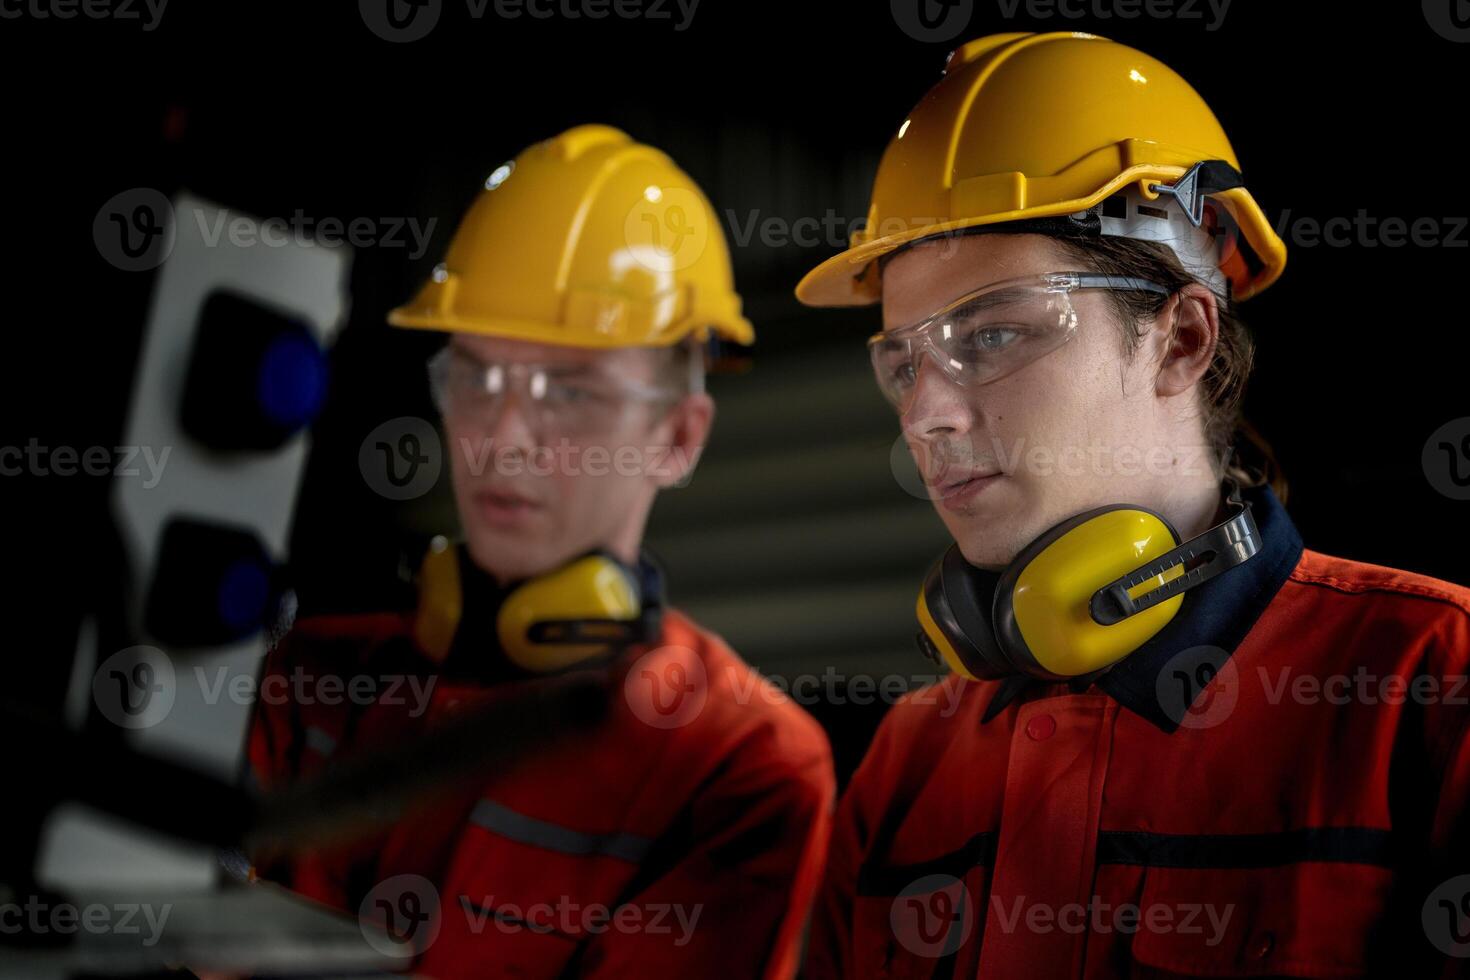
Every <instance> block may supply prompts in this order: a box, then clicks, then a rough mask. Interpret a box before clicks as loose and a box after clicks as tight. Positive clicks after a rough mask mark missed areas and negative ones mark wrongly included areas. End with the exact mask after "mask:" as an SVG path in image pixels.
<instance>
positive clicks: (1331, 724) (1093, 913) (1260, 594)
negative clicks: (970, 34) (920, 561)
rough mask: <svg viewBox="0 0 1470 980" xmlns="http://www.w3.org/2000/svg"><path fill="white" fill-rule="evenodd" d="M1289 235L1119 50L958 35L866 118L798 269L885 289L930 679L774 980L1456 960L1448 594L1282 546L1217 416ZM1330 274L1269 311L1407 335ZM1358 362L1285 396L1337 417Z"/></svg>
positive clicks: (1347, 413) (1458, 616)
mask: <svg viewBox="0 0 1470 980" xmlns="http://www.w3.org/2000/svg"><path fill="white" fill-rule="evenodd" d="M1281 159H1283V160H1284V159H1286V157H1282V158H1281ZM1300 162H1301V164H1302V167H1301V168H1299V169H1298V170H1296V171H1294V172H1293V179H1307V178H1308V177H1309V175H1310V168H1309V167H1308V166H1306V161H1305V160H1303V161H1300ZM1285 259H1286V250H1285V246H1284V245H1283V243H1282V242H1281V240H1280V239H1279V238H1278V236H1277V235H1276V233H1275V232H1274V231H1273V230H1272V227H1271V225H1270V223H1269V222H1268V220H1267V218H1266V215H1265V214H1264V213H1263V212H1262V209H1261V208H1260V206H1259V205H1258V204H1257V203H1256V201H1255V200H1254V199H1253V197H1252V196H1251V194H1250V193H1249V192H1248V191H1247V189H1246V185H1245V183H1244V177H1243V176H1242V172H1241V169H1240V163H1239V161H1238V160H1237V157H1236V154H1235V152H1234V150H1233V149H1232V148H1231V145H1230V143H1229V142H1228V141H1227V139H1226V136H1225V133H1224V131H1223V130H1222V128H1221V126H1220V124H1219V123H1218V122H1217V120H1216V119H1215V117H1214V115H1213V114H1212V112H1211V110H1210V109H1209V107H1208V106H1207V105H1206V104H1205V102H1204V101H1203V100H1202V99H1201V98H1200V96H1199V95H1197V94H1196V93H1195V92H1194V91H1193V89H1191V88H1190V86H1189V85H1188V84H1187V83H1186V82H1185V81H1184V79H1182V78H1181V77H1180V76H1179V75H1177V74H1176V73H1175V72H1173V71H1172V70H1170V68H1169V67H1168V66H1166V65H1164V64H1162V63H1161V62H1159V61H1157V60H1156V59H1154V58H1152V57H1149V56H1148V55H1146V54H1143V53H1141V52H1139V51H1136V50H1133V49H1131V48H1128V47H1125V46H1123V45H1121V44H1116V43H1114V42H1112V41H1109V40H1107V39H1104V38H1101V37H1096V36H1093V35H1088V34H1080V33H1072V32H1065V33H1062V32H1059V33H1047V34H999V35H993V36H990V37H983V38H980V39H978V40H975V41H972V42H970V43H968V44H966V45H964V46H963V47H961V48H960V49H958V50H957V51H956V52H954V53H953V54H952V55H951V56H950V59H949V61H948V64H947V67H946V70H945V73H944V77H943V79H942V80H941V81H940V82H939V83H938V84H937V85H936V86H934V88H932V89H931V90H930V91H929V92H928V94H927V95H925V96H924V98H923V99H922V100H921V101H920V102H919V104H918V105H917V106H915V108H914V109H913V111H912V112H911V113H910V114H909V116H908V117H907V118H906V119H904V120H902V121H901V124H900V125H899V126H898V128H897V133H896V135H895V136H894V137H893V139H892V142H891V143H890V144H889V146H888V149H887V151H886V154H885V155H884V157H883V159H882V162H881V164H880V166H879V169H878V173H877V177H876V180H875V182H874V185H873V193H872V202H871V205H870V208H869V211H868V220H867V223H866V226H865V228H864V229H863V230H862V231H860V232H858V233H857V234H855V235H854V236H853V240H852V242H851V247H850V248H849V249H848V250H847V251H845V252H842V253H840V254H838V255H837V256H834V257H833V258H831V259H829V260H827V261H825V262H823V263H822V264H821V265H819V266H818V267H817V268H816V269H814V270H813V271H812V272H811V273H809V274H808V275H807V276H806V277H805V278H804V279H803V280H802V282H801V283H800V285H799V286H798V287H797V295H798V297H799V298H800V299H801V300H803V301H804V302H806V303H808V304H811V305H815V306H862V305H867V304H873V303H881V304H882V332H881V333H879V334H878V335H876V336H874V337H872V339H871V340H869V341H868V346H869V350H870V352H871V356H872V366H873V370H874V372H875V375H876V379H877V383H878V387H879V389H880V390H881V391H882V393H883V394H884V395H885V396H886V397H887V398H888V400H889V401H890V402H891V403H892V405H893V407H894V409H895V410H896V412H897V413H898V416H899V420H900V425H901V427H902V431H903V435H904V437H905V439H906V440H907V443H908V445H909V447H910V449H911V450H912V452H913V454H914V456H915V459H916V461H917V462H918V464H919V466H920V468H921V471H922V472H923V474H924V476H925V480H926V484H927V486H928V488H929V491H930V495H931V496H932V498H933V501H934V505H935V507H936V510H937V511H938V514H939V516H940V518H941V519H942V520H943V521H944V523H945V525H946V526H947V527H948V529H949V531H950V532H951V534H952V535H953V537H954V545H953V546H952V547H951V548H950V549H949V550H948V551H947V552H946V553H945V554H944V555H943V556H941V557H940V558H939V559H938V560H937V561H936V563H935V564H934V566H933V568H932V569H931V571H930V572H929V574H928V577H927V580H926V581H925V582H924V583H923V585H922V588H921V589H920V590H919V596H918V599H917V603H916V612H917V622H916V624H915V627H916V631H917V633H918V638H919V641H920V645H921V648H922V649H923V650H924V651H925V652H927V653H928V654H929V655H930V656H931V657H933V658H934V659H936V660H939V661H942V662H944V663H945V664H947V665H948V666H949V667H950V669H951V674H950V676H949V677H947V678H946V679H945V680H944V681H942V682H941V683H942V684H943V685H944V686H945V687H947V688H949V689H950V691H949V692H947V693H946V694H945V696H944V697H939V698H935V697H933V696H932V693H930V694H929V696H925V697H916V698H913V699H911V700H908V701H904V702H901V703H899V704H897V705H896V706H895V707H894V708H892V709H891V711H890V713H889V714H888V716H887V717H886V718H885V720H884V722H883V724H882V727H881V728H880V730H879V732H878V734H877V736H876V737H875V739H874V741H873V743H872V745H871V748H870V750H869V751H868V754H867V756H866V758H865V759H864V761H863V762H862V764H861V766H860V768H859V769H858V771H857V773H856V775H855V776H854V778H853V780H852V782H851V785H850V787H849V788H848V789H847V790H846V791H845V792H844V795H843V799H842V801H841V803H840V804H839V807H838V815H837V820H836V824H835V827H834V831H833V845H832V849H831V852H830V855H829V861H828V871H827V873H826V877H825V882H824V886H823V890H822V894H821V895H820V897H819V899H818V905H817V910H816V912H815V913H814V923H813V929H812V941H811V950H810V957H809V969H808V974H809V976H811V977H813V978H826V977H946V978H948V977H1004V978H1013V977H1027V978H1029V977H1039V978H1048V980H1057V978H1062V977H1136V976H1148V977H1179V976H1191V977H1192V976H1209V977H1226V976H1229V977H1237V976H1252V977H1254V976H1293V977H1346V976H1362V975H1375V976H1377V975H1392V976H1414V977H1436V976H1446V975H1456V976H1459V975H1463V974H1464V973H1466V972H1467V966H1470V959H1467V958H1466V957H1467V956H1470V864H1467V860H1466V849H1467V847H1470V833H1467V828H1466V826H1465V824H1466V813H1467V794H1470V709H1467V707H1466V704H1467V698H1466V694H1467V688H1466V685H1465V683H1464V681H1465V678H1466V675H1467V667H1470V663H1467V661H1470V590H1467V589H1465V588H1463V587H1461V586H1457V585H1452V584H1450V583H1447V582H1443V581H1437V580H1435V579H1431V578H1428V577H1425V576H1423V575H1417V574H1413V573H1410V572H1405V571H1400V570H1397V569H1392V568H1383V567H1378V566H1374V565H1368V564H1363V563H1361V562H1357V561H1348V560H1345V559H1341V558H1334V557H1331V556H1328V555H1324V554H1319V553H1317V552H1315V551H1311V550H1308V549H1304V547H1303V542H1302V539H1301V537H1300V535H1299V534H1298V533H1297V530H1296V528H1295V527H1294V526H1293V523H1292V520H1291V518H1290V517H1289V516H1288V514H1287V512H1286V511H1285V509H1284V508H1283V495H1284V484H1283V483H1281V482H1280V480H1279V474H1276V473H1273V466H1272V465H1271V464H1272V462H1273V460H1272V457H1271V455H1270V453H1269V451H1268V449H1267V448H1266V447H1265V445H1264V442H1263V441H1262V440H1260V439H1259V438H1258V437H1257V436H1256V435H1255V434H1254V431H1253V430H1252V429H1250V428H1249V427H1248V426H1246V425H1245V424H1244V422H1243V420H1242V415H1241V410H1240V397H1241V393H1242V390H1243V388H1244V385H1245V382H1246V379H1247V376H1248V374H1249V371H1250V366H1251V351H1252V347H1251V341H1250V338H1249V336H1248V334H1247V333H1246V330H1245V328H1244V327H1243V326H1242V324H1241V322H1240V320H1239V319H1238V318H1237V312H1236V303H1237V302H1238V301H1241V300H1244V299H1247V298H1249V297H1252V296H1255V295H1257V294H1259V293H1260V292H1261V291H1262V290H1264V289H1266V288H1267V287H1268V286H1270V285H1271V284H1272V283H1273V282H1274V281H1275V280H1276V279H1277V277H1278V276H1280V274H1281V272H1282V268H1283V266H1284V264H1285ZM1355 288H1356V284H1353V283H1333V284H1323V285H1322V286H1321V287H1320V289H1321V291H1322V293H1323V294H1324V295H1322V296H1321V297H1320V298H1319V300H1318V301H1317V302H1315V303H1313V304H1312V315H1311V316H1309V317H1305V318H1296V319H1294V320H1293V322H1288V323H1280V324H1272V325H1271V327H1272V329H1280V330H1293V331H1304V330H1305V331H1312V332H1313V333H1314V334H1315V335H1316V337H1317V340H1318V342H1320V343H1321V344H1323V345H1332V344H1342V343H1359V342H1360V341H1361V340H1362V339H1363V338H1364V337H1371V338H1373V343H1395V342H1399V338H1403V341H1404V342H1409V343H1416V342H1418V341H1415V340H1414V339H1413V338H1414V337H1415V335H1416V333H1417V332H1420V331H1424V330H1429V331H1432V330H1435V329H1442V328H1443V325H1435V324H1404V325H1396V326H1395V327H1394V328H1393V329H1392V330H1390V331H1389V332H1388V333H1384V331H1383V325H1382V324H1373V325H1372V326H1371V329H1370V330H1368V331H1366V332H1361V331H1359V330H1358V329H1357V327H1358V325H1357V324H1355V323H1354V322H1353V312H1352V311H1353V305H1352V295H1351V294H1352V290H1353V289H1355ZM1332 292H1337V293H1339V294H1340V295H1328V294H1330V293H1332ZM1371 350H1372V346H1371V345H1366V346H1365V347H1364V352H1365V356H1370V355H1371ZM1370 375H1371V372H1370ZM1358 384H1359V381H1358V380H1356V379H1355V380H1354V381H1352V382H1351V386H1350V384H1349V382H1348V381H1347V379H1344V385H1343V388H1344V390H1343V392H1342V394H1343V396H1344V399H1343V401H1342V403H1341V404H1330V405H1308V404H1303V405H1302V408H1303V410H1304V411H1310V412H1319V413H1320V415H1321V418H1322V421H1323V424H1334V425H1338V424H1341V425H1352V424H1353V417H1354V415H1355V414H1356V413H1357V412H1358V411H1360V410H1363V409H1365V408H1370V407H1371V394H1372V393H1371V391H1368V392H1364V391H1363V390H1362V389H1361V388H1359V387H1358ZM1364 394H1366V395H1368V396H1369V397H1368V398H1367V399H1366V403H1365V399H1363V398H1360V397H1359V396H1361V395H1364ZM1416 445H1417V444H1416ZM1365 451H1367V452H1370V453H1372V452H1376V451H1377V449H1376V448H1375V447H1365ZM1414 451H1415V452H1417V449H1415V450H1414ZM1273 480H1274V481H1275V483H1276V488H1273V486H1272V483H1273ZM1363 519H1364V520H1394V521H1400V522H1403V524H1404V526H1405V530H1406V532H1413V531H1414V530H1415V529H1414V526H1413V521H1412V515H1399V514H1383V513H1379V512H1376V511H1375V510H1374V507H1373V502H1372V500H1371V499H1365V500H1364V501H1363ZM955 697H958V698H959V699H960V705H961V706H960V708H959V709H958V710H957V711H955V712H953V713H952V714H949V713H945V714H943V715H942V714H941V712H940V711H939V709H938V708H937V707H935V706H936V705H946V704H949V703H951V701H952V700H953V699H954V698H955Z"/></svg>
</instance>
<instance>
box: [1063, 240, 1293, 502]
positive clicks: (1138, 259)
mask: <svg viewBox="0 0 1470 980" xmlns="http://www.w3.org/2000/svg"><path fill="white" fill-rule="evenodd" d="M1052 240H1053V241H1055V242H1056V243H1057V245H1058V246H1060V247H1061V249H1062V250H1063V252H1065V253H1066V254H1067V255H1068V256H1069V257H1070V258H1072V259H1073V260H1075V261H1077V262H1079V263H1081V264H1082V265H1083V266H1084V271H1088V272H1098V273H1102V274H1103V275H1110V276H1136V277H1138V278H1140V279H1147V280H1150V281H1151V282H1156V283H1158V284H1159V285H1161V286H1163V287H1164V288H1165V289H1167V290H1169V295H1170V296H1172V295H1173V294H1174V293H1176V292H1178V291H1179V290H1180V289H1181V288H1183V287H1185V286H1188V285H1190V284H1191V283H1195V282H1198V281H1199V280H1197V279H1196V278H1195V277H1194V276H1192V275H1191V274H1190V273H1189V272H1188V271H1186V270H1185V268H1184V267H1183V265H1181V264H1180V262H1179V259H1178V257H1177V256H1176V255H1175V254H1174V252H1173V250H1172V249H1170V248H1169V247H1168V246H1166V245H1162V244H1159V243H1158V242H1147V241H1138V240H1135V239H1130V238H1118V237H1114V236H1105V237H1101V238H1085V239H1084V238H1074V237H1060V236H1057V237H1053V238H1052ZM1215 295H1216V299H1217V300H1219V324H1220V332H1219V338H1218V340H1217V341H1216V344H1215V353H1214V356H1213V357H1212V358H1211V360H1210V367H1209V370H1208V371H1207V372H1206V373H1205V376H1204V378H1203V379H1202V380H1201V382H1200V389H1201V390H1200V404H1201V408H1202V409H1203V414H1204V431H1205V438H1206V439H1207V440H1208V441H1209V444H1210V446H1211V448H1212V449H1213V458H1214V459H1215V460H1217V461H1219V462H1220V464H1221V468H1222V471H1223V473H1222V475H1224V476H1229V477H1232V478H1234V479H1235V480H1236V481H1237V482H1238V483H1239V484H1240V485H1241V486H1242V487H1254V486H1261V485H1263V484H1269V485H1270V487H1271V489H1272V490H1274V491H1275V492H1276V496H1277V497H1279V498H1280V499H1281V501H1282V502H1283V503H1284V502H1285V501H1286V492H1287V483H1286V476H1285V474H1284V473H1282V471H1281V466H1280V464H1279V463H1278V462H1277V460H1276V453H1275V451H1274V450H1273V449H1272V448H1271V444H1270V443H1269V442H1267V441H1266V439H1265V437H1264V436H1262V435H1261V433H1260V431H1259V430H1257V429H1256V427H1255V426H1254V425H1252V424H1251V423H1250V422H1249V421H1248V420H1247V419H1246V418H1245V416H1244V415H1243V414H1242V411H1241V399H1242V397H1243V396H1244V395H1245V388H1246V382H1247V380H1248V379H1249V378H1250V373H1251V366H1252V363H1253V361H1254V359H1255V343H1254V341H1252V340H1251V335H1250V330H1249V329H1248V328H1247V327H1246V325H1245V324H1244V323H1243V322H1242V321H1241V320H1240V318H1239V317H1238V316H1237V315H1236V312H1235V304H1234V303H1233V302H1232V301H1231V299H1230V298H1229V297H1228V296H1221V295H1220V294H1219V293H1216V294H1215ZM1108 296H1109V297H1110V299H1111V301H1112V303H1113V306H1114V308H1115V309H1116V310H1117V312H1118V316H1119V319H1120V320H1121V321H1122V325H1123V351H1124V353H1125V355H1129V356H1131V355H1132V354H1133V352H1134V351H1135V350H1137V349H1138V342H1139V340H1140V339H1141V338H1142V336H1143V334H1142V332H1141V331H1140V329H1139V324H1140V323H1144V322H1147V321H1150V320H1152V319H1154V318H1155V317H1157V316H1158V314H1159V312H1160V311H1161V310H1162V309H1163V307H1164V304H1165V303H1167V302H1168V301H1169V296H1164V295H1160V294H1158V293H1150V292H1143V291H1142V290H1110V291H1109V292H1108Z"/></svg>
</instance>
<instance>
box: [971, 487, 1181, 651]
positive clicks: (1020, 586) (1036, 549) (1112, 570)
mask: <svg viewBox="0 0 1470 980" xmlns="http://www.w3.org/2000/svg"><path fill="white" fill-rule="evenodd" d="M1178 543H1179V534H1178V532H1177V531H1175V530H1174V527H1173V526H1172V525H1171V524H1170V523H1169V522H1168V520H1167V519H1165V518H1164V517H1163V515H1161V514H1157V513H1155V512H1153V511H1151V510H1148V509H1146V508H1143V507H1134V506H1127V505H1110V506H1107V507H1099V508H1096V509H1095V510H1090V511H1087V512H1086V513H1083V514H1078V515H1077V516H1075V517H1071V518H1068V519H1067V520H1065V521H1062V522H1060V523H1059V524H1057V525H1055V526H1053V527H1051V528H1049V529H1048V530H1047V531H1046V532H1044V533H1043V534H1041V535H1040V536H1038V537H1037V538H1036V540H1034V541H1032V542H1031V543H1030V544H1029V545H1027V546H1026V548H1025V549H1023V550H1022V552H1021V553H1020V554H1019V555H1017V556H1016V560H1015V561H1013V562H1012V563H1011V565H1010V567H1008V568H1007V569H1006V571H1005V574H1003V575H1002V576H1001V581H1000V584H999V585H998V587H997V588H996V594H995V606H994V608H993V617H994V622H995V634H996V638H997V640H998V641H999V642H1000V645H1001V647H1002V649H1003V650H1004V651H1005V655H1006V656H1007V657H1008V658H1009V660H1010V661H1011V662H1012V663H1014V664H1015V665H1016V669H1017V670H1019V671H1021V672H1022V673H1026V674H1029V675H1031V676H1033V677H1038V678H1042V679H1046V680H1065V679H1067V678H1070V677H1077V676H1081V675H1083V674H1087V673H1091V672H1092V671H1094V670H1100V669H1102V668H1103V667H1107V666H1109V665H1111V664H1113V663H1116V662H1117V661H1118V660H1120V659H1122V658H1123V657H1125V656H1127V655H1128V654H1129V653H1131V652H1132V651H1133V650H1135V649H1137V648H1138V647H1139V646H1141V645H1142V644H1143V642H1144V641H1146V640H1147V639H1148V638H1149V637H1150V636H1152V635H1153V634H1154V633H1156V632H1158V630H1160V629H1162V628H1163V626H1164V624H1166V623H1167V622H1168V621H1169V619H1171V618H1173V615H1174V613H1175V612H1176V611H1177V610H1178V607H1179V603H1180V602H1181V601H1182V599H1183V597H1182V596H1176V597H1174V598H1173V599H1169V600H1166V601H1165V602H1162V603H1160V604H1159V605H1158V606H1156V607H1154V609H1152V610H1148V611H1146V612H1145V613H1142V614H1140V615H1139V616H1137V617H1134V618H1133V619H1131V620H1125V621H1124V622H1123V623H1119V624H1115V625H1114V626H1106V627H1104V626H1098V625H1097V624H1096V623H1095V622H1093V621H1092V619H1091V615H1090V612H1089V608H1088V599H1089V598H1090V597H1091V594H1092V593H1093V592H1094V591H1096V590H1097V589H1099V588H1101V587H1102V586H1104V585H1106V584H1107V583H1108V582H1111V581H1112V580H1113V579H1115V578H1117V577H1118V576H1120V575H1124V574H1126V573H1127V572H1129V571H1130V570H1132V569H1134V568H1136V567H1138V566H1139V565H1142V564H1144V563H1146V562H1148V561H1149V560H1151V559H1152V558H1155V557H1157V556H1159V555H1161V554H1163V553H1165V552H1167V551H1168V550H1170V549H1171V548H1173V547H1174V546H1175V545H1177V544H1178ZM1023 607H1024V608H1023ZM1155 611H1157V612H1155ZM1150 613H1154V615H1150ZM1028 633H1029V634H1030V635H1031V637H1032V640H1031V642H1028V640H1027V634H1028ZM1036 644H1040V645H1039V646H1037V645H1036Z"/></svg>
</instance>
